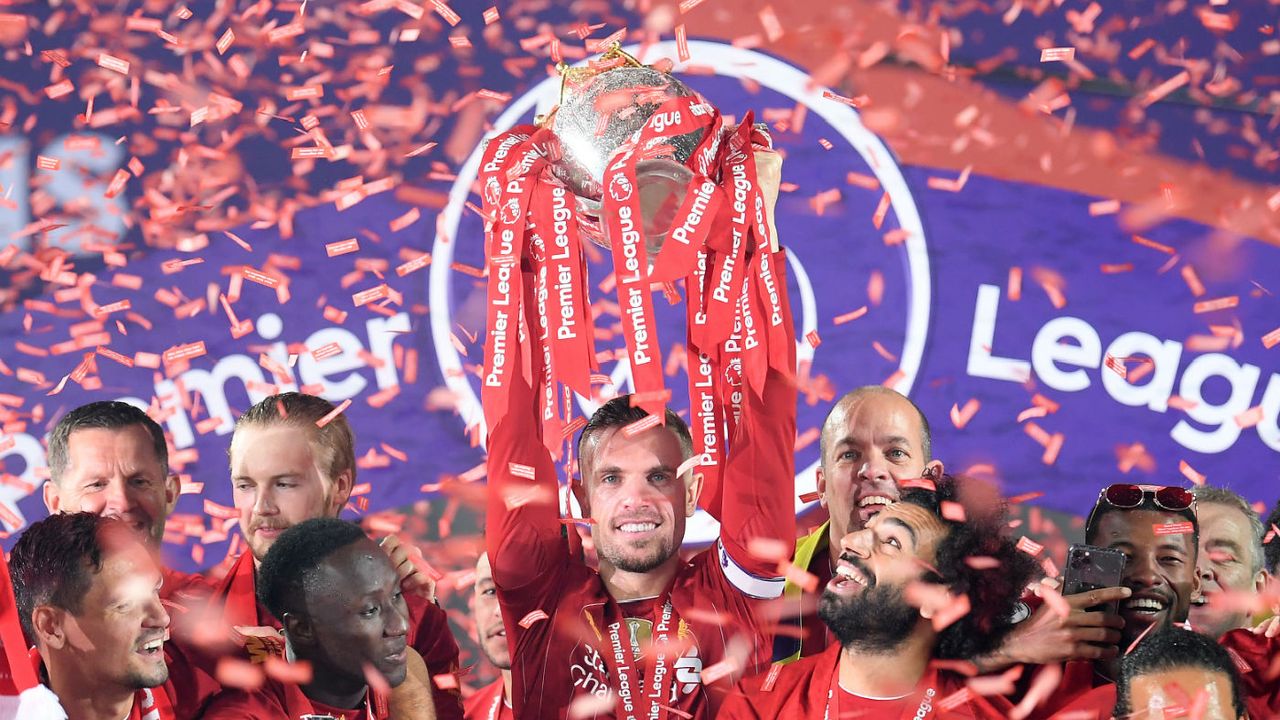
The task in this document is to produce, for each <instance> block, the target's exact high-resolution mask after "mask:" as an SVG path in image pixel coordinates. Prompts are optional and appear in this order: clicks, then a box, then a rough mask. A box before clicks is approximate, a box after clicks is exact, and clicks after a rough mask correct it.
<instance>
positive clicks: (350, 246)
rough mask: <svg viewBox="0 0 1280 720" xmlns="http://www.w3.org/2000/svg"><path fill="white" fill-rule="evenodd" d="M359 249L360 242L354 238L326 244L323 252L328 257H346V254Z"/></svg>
mask: <svg viewBox="0 0 1280 720" xmlns="http://www.w3.org/2000/svg"><path fill="white" fill-rule="evenodd" d="M359 249H360V241H359V240H357V239H356V238H348V239H346V240H339V241H337V242H331V243H328V244H326V245H325V246H324V251H325V253H327V254H328V255H329V257H335V256H337V255H346V254H347V253H353V252H356V251H357V250H359Z"/></svg>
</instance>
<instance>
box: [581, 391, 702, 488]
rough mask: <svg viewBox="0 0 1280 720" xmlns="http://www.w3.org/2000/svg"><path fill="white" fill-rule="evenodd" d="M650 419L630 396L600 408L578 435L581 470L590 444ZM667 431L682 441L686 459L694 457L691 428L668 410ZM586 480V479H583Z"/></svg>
mask: <svg viewBox="0 0 1280 720" xmlns="http://www.w3.org/2000/svg"><path fill="white" fill-rule="evenodd" d="M647 417H649V412H648V411H647V410H645V409H644V408H642V407H635V406H633V405H632V404H631V396H630V395H619V396H618V397H616V398H613V399H612V400H610V401H609V402H607V403H605V404H603V405H601V406H600V408H599V409H597V410H596V411H595V412H594V413H592V414H591V419H590V420H588V421H587V424H586V425H584V426H583V428H582V433H581V434H580V435H578V465H579V468H580V469H581V465H582V459H583V458H585V457H587V450H588V442H589V441H590V440H591V439H592V438H594V437H595V436H597V435H599V434H600V433H602V432H604V431H605V430H607V429H609V428H620V427H626V426H628V425H630V424H631V423H634V422H639V421H641V420H643V419H645V418H647ZM664 419H665V421H666V426H667V429H668V430H670V431H671V432H672V433H673V434H675V436H676V439H677V440H679V441H680V448H681V449H682V450H683V451H684V456H685V459H688V458H689V457H691V456H692V455H693V436H691V435H690V434H689V426H688V425H687V424H685V421H684V420H682V419H681V418H680V416H679V415H677V414H675V413H674V412H672V411H671V408H667V409H666V414H665V415H664ZM583 480H584V481H585V480H586V477H585V476H584V477H583Z"/></svg>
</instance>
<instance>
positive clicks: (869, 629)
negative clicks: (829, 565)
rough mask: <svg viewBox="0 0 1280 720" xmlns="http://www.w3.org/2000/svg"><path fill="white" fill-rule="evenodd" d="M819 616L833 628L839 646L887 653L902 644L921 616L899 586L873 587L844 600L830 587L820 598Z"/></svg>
mask: <svg viewBox="0 0 1280 720" xmlns="http://www.w3.org/2000/svg"><path fill="white" fill-rule="evenodd" d="M818 617H820V618H822V621H823V622H825V623H826V624H827V627H829V628H831V632H832V633H834V634H835V636H836V638H838V639H839V640H840V646H841V647H843V648H846V649H851V650H861V651H864V652H870V653H884V652H888V651H891V650H894V649H896V648H897V647H898V646H900V645H901V644H902V643H903V642H904V641H905V640H906V639H907V637H908V636H909V635H910V634H911V631H912V630H913V629H915V626H916V622H917V621H918V620H919V619H920V611H919V610H918V609H916V608H914V607H912V606H911V605H910V604H908V603H907V600H906V597H905V596H904V595H903V592H902V588H900V587H878V586H875V585H873V586H871V587H868V588H867V589H865V590H863V591H862V592H861V593H859V594H858V595H856V596H854V597H852V598H849V599H847V600H846V599H844V598H841V597H840V596H839V595H837V594H835V593H834V592H832V591H830V590H826V591H824V592H823V593H822V597H821V599H819V600H818Z"/></svg>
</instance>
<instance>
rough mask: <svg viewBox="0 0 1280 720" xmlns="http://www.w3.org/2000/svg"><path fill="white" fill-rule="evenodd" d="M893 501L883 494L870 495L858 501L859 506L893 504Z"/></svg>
mask: <svg viewBox="0 0 1280 720" xmlns="http://www.w3.org/2000/svg"><path fill="white" fill-rule="evenodd" d="M892 504H893V501H892V500H890V499H889V498H887V497H885V496H883V495H868V496H867V497H864V498H862V499H861V500H859V501H858V507H867V506H870V505H892Z"/></svg>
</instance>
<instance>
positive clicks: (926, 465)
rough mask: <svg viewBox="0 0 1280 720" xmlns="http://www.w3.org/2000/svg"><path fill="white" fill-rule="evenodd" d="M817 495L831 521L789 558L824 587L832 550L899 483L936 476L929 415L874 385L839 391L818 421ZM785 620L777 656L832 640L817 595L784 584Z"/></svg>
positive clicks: (782, 658)
mask: <svg viewBox="0 0 1280 720" xmlns="http://www.w3.org/2000/svg"><path fill="white" fill-rule="evenodd" d="M820 446H821V454H822V457H821V460H820V463H819V466H818V471H817V478H818V494H819V498H820V502H821V503H822V506H823V507H825V508H826V509H827V512H828V514H829V515H830V520H828V521H827V522H825V523H823V524H822V526H821V527H819V528H818V529H817V530H815V531H813V533H812V534H810V535H809V536H807V537H805V538H802V539H801V540H799V541H798V542H797V543H796V556H795V564H796V565H797V566H798V567H801V568H805V569H807V570H808V571H809V572H811V573H813V574H814V575H816V576H817V577H818V584H817V587H818V588H823V587H826V584H827V582H828V581H830V580H831V577H832V574H833V572H834V570H835V564H834V563H835V560H836V558H835V557H833V556H832V554H831V552H830V548H833V547H839V546H840V540H841V539H842V538H843V537H845V536H846V535H848V534H849V533H853V532H858V531H859V530H862V529H863V528H864V527H866V524H867V522H868V521H869V520H870V519H871V518H873V517H875V516H876V514H878V513H879V512H880V511H881V510H883V509H884V508H885V507H886V506H888V505H889V504H890V503H893V502H897V500H898V498H899V497H901V490H902V482H903V481H907V480H912V479H920V478H923V477H928V478H936V477H940V476H941V475H942V470H943V467H942V463H941V462H940V461H938V460H934V459H933V455H932V447H931V437H930V434H929V421H928V420H927V419H926V418H925V416H924V413H923V412H921V411H920V408H919V407H917V406H916V404H915V403H913V402H912V401H911V400H910V399H908V398H907V397H906V396H905V395H902V394H901V393H899V392H896V391H894V390H890V389H889V388H886V387H883V386H880V385H868V386H866V387H861V388H858V389H857V390H853V391H851V392H849V393H847V394H845V395H844V397H842V398H840V400H839V401H837V402H836V404H835V407H833V408H832V409H831V413H830V414H829V415H827V419H826V421H825V422H823V424H822V435H821V440H820ZM784 597H785V598H786V605H785V608H786V609H785V611H784V615H783V624H784V625H790V627H791V630H792V631H791V632H786V630H785V628H784V629H782V630H780V631H779V633H778V635H777V638H776V639H775V641H774V657H773V659H774V660H775V661H777V662H791V661H793V660H798V659H799V658H801V657H810V656H812V655H816V654H818V653H821V652H822V651H823V650H825V649H826V648H827V647H828V646H830V645H831V644H833V643H834V642H835V641H836V638H835V637H834V636H833V635H832V633H831V631H830V629H829V628H828V627H827V626H826V624H825V623H823V622H822V620H821V618H819V617H818V614H817V595H815V594H812V593H808V594H806V593H803V592H802V591H801V588H800V587H799V586H798V585H795V584H794V583H791V582H788V583H787V587H786V591H785V594H784Z"/></svg>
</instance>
